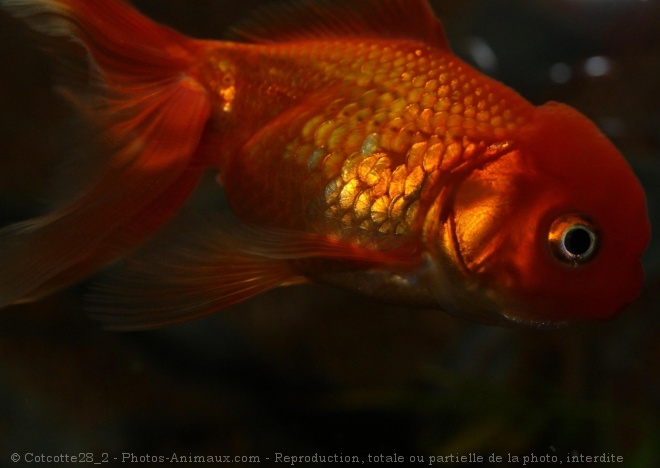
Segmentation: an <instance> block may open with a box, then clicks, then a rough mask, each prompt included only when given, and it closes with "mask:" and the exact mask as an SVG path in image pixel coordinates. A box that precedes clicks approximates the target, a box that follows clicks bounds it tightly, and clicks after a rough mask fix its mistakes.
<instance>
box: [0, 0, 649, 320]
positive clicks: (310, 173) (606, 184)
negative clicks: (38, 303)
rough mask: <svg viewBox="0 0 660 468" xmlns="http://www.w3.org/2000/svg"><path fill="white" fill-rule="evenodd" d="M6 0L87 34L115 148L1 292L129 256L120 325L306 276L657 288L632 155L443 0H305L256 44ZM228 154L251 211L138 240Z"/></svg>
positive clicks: (594, 312)
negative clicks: (467, 54) (444, 15)
mask: <svg viewBox="0 0 660 468" xmlns="http://www.w3.org/2000/svg"><path fill="white" fill-rule="evenodd" d="M0 6H1V7H2V9H3V10H5V11H6V12H8V13H10V14H11V15H13V16H15V17H17V18H19V19H21V20H23V21H24V22H25V23H27V24H28V25H29V26H31V27H32V28H33V29H35V30H37V31H39V32H41V33H43V34H46V35H51V36H64V37H67V38H70V39H71V40H73V41H75V42H76V43H78V44H80V45H82V47H84V48H85V49H86V51H87V55H88V57H89V61H90V64H91V70H92V72H91V74H90V76H91V78H90V79H91V80H94V83H95V84H96V85H98V86H97V87H96V89H98V95H97V96H95V100H94V105H93V106H91V107H90V109H91V110H90V112H91V113H92V114H93V115H95V116H96V117H95V118H96V124H97V125H98V126H99V128H100V129H101V130H102V132H103V133H102V134H103V141H104V142H105V144H106V146H107V147H108V149H109V151H110V153H111V155H112V157H111V158H109V160H108V161H107V163H106V164H104V165H102V166H101V168H100V169H99V171H98V173H97V174H96V176H95V177H94V178H93V180H90V181H89V186H88V188H87V189H86V190H85V191H83V192H82V193H80V194H79V196H78V197H76V198H75V199H74V200H73V201H71V202H70V203H69V204H67V205H65V206H63V207H61V208H59V209H56V210H54V211H53V212H51V213H49V214H47V215H45V216H42V217H39V218H36V219H32V220H28V221H25V222H22V223H19V224H16V225H11V226H8V227H6V228H4V229H3V230H2V231H0V264H1V265H2V268H1V270H0V306H6V305H8V304H12V303H15V302H20V301H26V300H34V299H37V298H39V297H42V296H43V295H45V294H47V293H49V292H51V291H56V290H58V289H61V288H63V287H66V286H68V285H71V284H73V283H75V282H77V281H79V280H81V279H84V278H85V277H87V276H88V275H90V274H91V273H93V272H95V271H97V270H99V269H100V268H102V267H104V266H105V265H107V264H108V263H110V262H112V261H113V260H116V259H118V258H122V257H127V256H128V259H129V261H128V262H127V266H126V268H125V269H124V270H123V271H122V272H120V273H117V274H116V275H115V276H112V277H111V278H110V279H109V280H108V282H106V283H101V285H99V286H98V287H96V288H95V292H94V294H93V295H92V301H93V304H94V305H93V310H94V312H95V314H96V315H97V316H98V317H99V318H101V319H102V320H105V321H107V322H108V323H109V325H110V326H114V327H119V328H122V327H123V328H140V327H150V326H156V325H163V324H168V323H175V322H179V321H183V320H188V319H191V318H195V317H199V316H202V315H205V314H208V313H211V312H214V311H217V310H219V309H222V308H224V307H227V306H229V305H232V304H234V303H237V302H239V301H242V300H245V299H247V298H249V297H251V296H253V295H255V294H258V293H261V292H264V291H267V290H269V289H272V288H275V287H277V286H281V285H287V284H293V283H298V282H301V281H317V282H323V283H329V284H333V285H337V286H339V287H343V288H347V289H350V290H353V291H358V292H360V293H363V294H367V295H369V296H372V297H374V298H376V299H381V300H384V301H388V302H392V303H398V304H404V305H408V306H414V307H426V308H436V309H443V310H445V311H447V312H450V313H452V314H456V315H459V316H464V317H469V318H474V319H477V320H482V321H485V322H490V323H519V324H535V325H553V324H560V323H565V322H570V321H576V320H592V319H608V318H611V317H613V316H614V315H615V314H616V313H617V312H618V311H620V310H621V309H622V308H623V307H624V306H626V305H627V304H628V303H630V302H631V301H632V300H633V299H634V298H635V297H636V296H637V295H638V293H639V291H640V287H641V284H642V279H643V272H642V267H641V264H640V257H641V255H642V253H643V251H644V250H645V248H646V245H647V243H648V242H649V236H650V227H649V221H648V218H647V212H646V206H645V196H644V192H643V190H642V188H641V186H640V184H639V182H638V180H637V179H636V178H635V176H634V175H633V172H632V171H631V169H630V167H629V166H628V164H627V162H626V161H625V159H624V158H623V157H622V155H621V154H620V153H619V151H618V150H617V149H616V148H615V147H614V146H613V145H612V143H610V142H609V141H608V140H607V139H606V138H605V137H604V136H603V135H602V134H601V133H600V131H599V130H598V129H597V128H596V126H595V125H594V124H593V123H592V122H590V121H589V120H588V119H587V118H586V117H585V116H583V115H582V114H580V113H579V112H577V111H576V110H574V109H572V108H570V107H568V106H566V105H563V104H558V103H554V102H550V103H547V104H544V105H542V106H539V107H535V106H533V105H531V104H530V103H529V102H527V101H526V100H525V99H523V98H522V97H521V96H519V95H518V94H517V93H516V92H515V91H513V90H511V89H509V88H507V87H506V86H504V85H502V84H501V83H498V82H496V81H494V80H493V79H490V78H489V77H487V76H484V75H483V74H481V73H480V72H478V71H477V70H475V69H473V68H472V67H471V66H469V65H468V64H466V63H464V62H463V61H461V60H460V59H459V58H457V57H456V56H455V55H454V54H452V52H451V50H450V48H449V45H448V43H447V40H446V38H445V35H444V32H443V28H442V26H441V24H440V22H439V21H438V20H437V19H436V17H435V16H434V14H433V12H432V10H431V8H430V6H429V4H428V3H427V1H426V0H337V1H333V2H330V1H306V2H299V3H287V4H286V6H284V7H280V8H277V7H272V8H270V9H268V10H265V11H264V12H263V13H262V14H261V15H260V16H258V17H255V19H253V20H252V21H251V22H247V23H245V25H244V26H243V28H242V29H238V30H236V35H237V36H238V38H240V39H242V41H237V42H225V41H215V40H198V39H192V38H189V37H186V36H183V35H181V34H179V33H177V32H175V31H173V30H171V29H169V28H167V27H165V26H161V25H159V24H156V23H154V22H153V21H151V20H150V19H148V18H146V17H144V16H143V15H141V14H140V13H138V12H137V11H136V10H134V9H133V8H131V7H130V6H129V5H127V4H126V3H124V2H122V1H120V0H0ZM213 169H215V170H217V173H218V176H217V180H218V182H219V185H220V186H221V187H222V190H223V191H224V194H225V196H226V198H227V201H228V204H229V206H230V208H231V214H218V215H217V216H218V219H219V221H218V223H217V224H218V227H214V228H209V227H208V226H206V225H204V224H200V225H199V226H197V227H194V226H191V227H189V228H186V229H185V230H184V231H183V232H182V233H181V235H179V236H175V238H176V239H175V241H174V242H169V247H168V248H169V250H166V251H165V252H162V251H161V253H160V254H157V253H154V252H156V251H159V250H160V249H161V247H160V244H163V243H164V244H165V245H167V244H168V241H164V242H158V241H156V242H153V243H152V245H157V246H159V247H158V248H157V249H150V248H149V247H147V248H144V249H142V250H140V249H138V250H137V251H136V248H137V247H138V246H140V245H141V244H144V243H146V242H147V241H148V240H150V239H151V238H152V237H154V235H155V234H156V232H157V231H159V230H160V229H161V227H163V226H164V225H165V224H166V223H168V221H170V220H171V219H172V218H173V217H174V215H175V214H176V213H177V212H178V211H179V209H180V208H181V206H182V205H183V204H184V203H185V201H186V200H187V199H188V197H189V195H190V194H191V192H192V191H193V189H194V188H195V186H196V184H197V182H198V180H199V178H200V176H201V175H202V173H203V172H204V171H206V170H213ZM170 237H171V236H170Z"/></svg>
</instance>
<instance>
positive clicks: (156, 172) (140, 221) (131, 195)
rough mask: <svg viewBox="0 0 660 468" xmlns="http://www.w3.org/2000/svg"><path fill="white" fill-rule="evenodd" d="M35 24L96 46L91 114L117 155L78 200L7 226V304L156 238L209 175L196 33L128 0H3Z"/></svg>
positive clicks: (3, 301) (0, 267)
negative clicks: (154, 17)
mask: <svg viewBox="0 0 660 468" xmlns="http://www.w3.org/2000/svg"><path fill="white" fill-rule="evenodd" d="M0 8H2V9H4V10H5V11H7V12H9V13H10V14H12V15H14V16H15V17H17V18H20V19H22V20H23V21H24V22H25V23H27V24H28V25H29V26H30V27H32V28H33V29H35V30H38V31H40V32H42V33H45V34H48V35H52V36H67V37H70V38H71V39H72V40H74V41H76V42H79V43H80V44H82V45H83V46H84V47H85V48H86V50H87V51H88V54H89V60H90V63H91V65H92V68H93V70H94V71H95V73H94V79H95V80H98V81H99V83H98V84H99V85H100V86H99V87H98V89H100V90H101V91H100V93H101V95H100V96H98V97H97V98H98V99H96V100H95V101H96V102H95V104H94V107H93V108H92V109H91V113H92V115H93V116H94V119H95V124H96V125H97V126H98V127H99V132H100V133H101V140H102V143H103V145H104V146H105V147H106V148H107V151H108V153H109V155H110V156H109V158H108V160H107V161H105V162H104V163H103V164H102V167H101V169H100V170H99V171H98V173H97V174H96V175H95V176H94V178H93V180H90V183H89V186H88V188H87V189H86V191H84V192H83V193H81V194H80V195H79V196H78V197H76V198H75V199H74V200H73V201H72V202H70V203H69V204H68V205H65V206H63V207H62V208H59V209H57V210H55V211H53V212H52V213H49V214H47V215H45V216H42V217H39V218H36V219H32V220H28V221H25V222H21V223H18V224H15V225H10V226H7V227H6V228H4V229H2V230H0V307H3V306H6V305H9V304H11V303H14V302H18V301H24V300H29V299H36V298H38V297H40V296H42V295H44V294H46V293H48V292H50V291H53V290H57V289H60V288H62V287H65V286H67V285H69V284H72V283H73V282H75V281H78V280H80V279H83V278H84V277H85V276H87V275H89V274H90V273H92V272H94V271H95V270H97V269H98V268H100V267H102V266H103V265H104V264H106V263H107V262H109V261H111V260H112V259H114V258H116V257H118V256H120V255H122V254H124V253H126V252H127V251H129V250H131V249H132V248H134V247H135V246H136V245H137V244H139V243H141V242H143V241H144V240H146V239H147V238H148V237H150V236H151V235H152V234H153V233H154V232H155V231H156V230H157V229H158V227H160V226H161V225H162V224H163V223H164V222H166V221H167V220H168V219H169V218H170V217H171V216H172V215H173V214H174V213H175V212H176V211H177V209H178V207H180V206H181V204H182V203H183V202H184V201H185V200H186V198H187V196H188V195H189V194H190V192H191V191H192V190H193V188H194V186H195V184H196V182H197V180H198V178H199V177H200V175H201V171H202V165H201V164H200V163H196V162H195V159H196V157H195V156H196V152H197V149H198V146H199V142H200V140H201V138H202V135H203V133H204V129H205V127H206V123H207V120H208V118H209V115H210V102H209V99H208V96H207V93H206V91H205V89H204V88H203V86H202V85H201V84H199V83H198V82H197V81H196V80H195V78H194V77H192V76H190V75H189V74H188V73H187V72H188V70H189V69H190V68H191V67H192V66H193V65H194V63H195V58H196V56H195V52H196V48H195V44H196V43H195V41H193V40H191V39H188V38H186V37H185V36H182V35H180V34H178V33H176V32H174V31H172V30H170V29H168V28H166V27H163V26H160V25H158V24H156V23H154V22H152V21H151V20H149V19H148V18H146V17H144V16H142V15H141V14H140V13H138V12H137V11H135V10H133V9H132V8H131V7H129V6H128V5H127V4H125V3H123V2H121V1H119V0H0Z"/></svg>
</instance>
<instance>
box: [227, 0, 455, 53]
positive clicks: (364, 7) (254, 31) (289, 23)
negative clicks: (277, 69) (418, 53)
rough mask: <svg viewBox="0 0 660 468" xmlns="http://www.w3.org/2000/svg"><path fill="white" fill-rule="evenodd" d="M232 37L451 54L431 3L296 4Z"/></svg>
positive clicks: (347, 0)
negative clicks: (388, 44) (393, 45)
mask: <svg viewBox="0 0 660 468" xmlns="http://www.w3.org/2000/svg"><path fill="white" fill-rule="evenodd" d="M231 34H232V36H234V37H237V38H239V39H243V40H248V41H250V42H257V43H272V42H287V41H303V40H319V39H343V38H346V39H349V38H383V39H387V38H389V39H416V40H420V41H423V42H425V43H427V44H431V45H433V46H436V47H440V48H444V49H448V48H449V45H448V43H447V38H446V37H445V32H444V29H443V27H442V24H441V23H440V21H439V20H438V19H437V18H436V17H435V15H434V14H433V10H432V9H431V6H430V5H429V3H428V0H294V1H289V2H288V3H285V4H284V5H277V6H270V5H269V6H266V7H263V8H261V9H259V10H258V11H257V12H256V13H255V14H254V15H253V16H252V17H251V18H249V19H247V20H246V21H244V22H243V23H242V24H239V25H238V26H237V27H235V28H233V29H232V31H231Z"/></svg>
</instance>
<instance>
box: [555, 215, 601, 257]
mask: <svg viewBox="0 0 660 468" xmlns="http://www.w3.org/2000/svg"><path fill="white" fill-rule="evenodd" d="M598 243H599V235H598V230H597V228H596V226H595V225H594V223H592V222H591V221H589V220H588V219H586V218H585V217H583V216H579V215H574V214H570V215H563V216H560V217H558V218H557V219H555V220H554V221H553V223H552V224H551V225H550V232H549V233H548V245H549V247H550V251H551V252H552V254H553V255H554V257H555V258H556V259H557V260H559V261H560V262H562V263H564V264H565V265H569V266H572V267H579V266H582V265H584V264H585V263H587V262H589V261H590V260H591V259H593V258H594V257H595V256H596V253H597V252H598Z"/></svg>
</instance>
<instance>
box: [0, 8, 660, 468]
mask: <svg viewBox="0 0 660 468" xmlns="http://www.w3.org/2000/svg"><path fill="white" fill-rule="evenodd" d="M136 3H137V2H136ZM262 3H265V2H263V1H258V0H250V1H248V0H245V1H242V2H234V1H229V0H203V1H202V0H197V1H195V2H187V1H182V0H161V1H159V2H147V1H142V2H139V3H138V5H139V6H140V7H142V8H143V9H144V11H145V12H147V13H148V14H149V15H151V16H153V17H154V18H157V19H158V20H159V21H162V22H164V23H167V24H170V25H172V26H174V27H176V28H177V29H180V30H182V31H184V32H186V33H188V34H191V35H195V36H200V37H221V36H222V33H223V31H224V30H225V28H226V26H227V25H228V24H231V23H232V22H234V21H236V20H237V19H238V18H240V17H241V15H244V14H246V13H248V12H249V11H250V10H252V9H253V8H255V7H256V6H257V5H258V4H262ZM268 3H277V2H276V1H272V2H268ZM434 7H435V9H436V11H437V12H438V14H439V15H440V16H441V17H442V18H443V19H444V22H445V26H446V29H447V32H448V34H449V36H450V42H451V43H452V46H453V48H454V50H455V52H456V53H457V54H458V55H461V56H462V57H464V58H466V59H467V60H469V61H471V62H473V63H476V64H477V65H480V66H481V67H482V68H483V69H484V70H485V71H486V72H488V73H489V74H491V75H493V76H495V77H496V78H498V79H500V80H502V81H504V82H505V83H507V84H509V85H511V86H512V87H514V88H515V89H517V90H518V91H520V92H521V93H522V94H523V95H524V96H525V97H527V98H528V99H530V100H531V101H532V102H534V103H542V102H544V101H547V100H558V101H563V102H566V103H568V104H571V105H573V106H575V107H577V108H578V109H580V110H581V111H582V112H584V113H585V114H587V115H588V116H589V117H591V118H592V119H594V120H595V121H596V122H597V123H598V124H599V125H600V126H601V128H602V129H603V130H604V131H605V132H606V133H607V134H608V135H609V136H610V138H611V139H612V140H613V141H614V142H615V144H616V145H617V146H618V147H619V148H620V149H621V150H622V151H623V153H624V154H625V155H626V157H627V158H628V159H629V161H630V163H631V164H632V166H633V168H634V169H635V171H636V172H637V174H638V175H639V177H640V179H641V180H642V183H643V184H644V186H645V188H646V190H647V194H648V203H649V210H650V213H651V217H652V222H653V223H654V226H657V225H658V223H659V222H660V212H659V210H660V188H659V187H660V183H659V182H660V87H659V86H658V76H659V75H660V33H659V30H658V25H659V24H660V2H659V1H656V0H647V1H635V0H628V1H625V0H620V1H615V0H601V1H597V0H590V1H589V0H533V1H532V0H529V1H527V0H470V1H458V0H454V1H437V2H434ZM0 35H1V36H2V38H3V40H2V41H0V60H1V62H0V63H2V64H3V65H2V72H0V142H1V143H0V145H1V148H2V156H1V157H0V197H1V198H0V216H1V218H0V221H1V222H2V223H3V224H4V223H9V222H12V221H16V220H18V219H23V218H26V217H29V216H34V215H35V214H37V213H40V212H43V211H44V210H46V209H47V208H48V203H49V193H50V192H51V191H52V189H53V187H51V186H50V185H49V181H50V180H52V179H53V178H54V176H56V175H57V171H58V161H61V159H62V155H63V154H66V155H67V157H71V156H70V155H71V154H72V153H73V154H74V157H73V161H79V160H82V159H83V158H84V154H81V155H76V151H75V150H76V149H77V148H79V147H80V141H81V140H84V139H85V135H86V133H85V128H84V121H80V120H77V119H76V116H75V112H73V111H72V110H70V109H69V108H68V107H67V106H66V105H65V102H66V101H65V100H64V99H62V98H61V97H60V96H59V95H58V94H57V93H55V92H54V91H53V86H54V85H55V84H57V83H58V75H57V66H56V64H55V63H54V62H53V61H52V60H50V59H49V58H48V56H47V55H46V54H44V53H42V52H40V51H38V50H35V49H34V47H33V44H34V38H33V37H32V36H31V35H30V34H28V33H26V31H25V30H24V29H23V28H21V27H20V26H19V25H17V23H16V22H14V21H11V20H9V19H7V18H5V17H4V16H1V17H0ZM81 164H82V163H81ZM74 179H75V177H74ZM76 183H77V181H75V180H72V181H71V184H72V187H75V185H76ZM612 190H616V187H612ZM656 231H657V229H656ZM644 263H645V267H646V272H647V282H646V286H645V289H644V291H643V293H642V296H641V298H640V299H639V300H638V301H637V302H636V303H635V304H633V305H632V306H631V307H630V309H629V310H628V311H627V312H625V313H624V314H623V315H622V316H620V317H619V318H617V319H615V320H614V321H612V322H609V323H605V324H586V325H581V326H576V327H573V328H570V329H564V330H525V329H503V328H492V327H485V326H480V325H474V324H471V323H466V322H463V321H461V320H457V319H454V318H452V317H448V316H446V315H444V314H441V313H437V312H432V311H419V310H406V309H399V308H394V307H385V306H382V305H380V304H374V303H372V302H369V301H367V300H364V299H361V298H358V297H355V296H352V295H349V294H347V293H344V292H340V291H337V290H334V289H332V288H326V287H322V286H301V287H295V288H289V289H282V290H276V291H273V292H270V293H268V294H264V295H262V296H260V297H257V298H255V299H254V300H251V301H248V302H247V303H245V304H241V305H239V306H237V307H234V308H232V309H231V310H228V311H226V312H223V313H219V314H216V315H214V316H212V317H208V318H206V319H202V320H199V321H197V322H193V323H189V324H186V325H181V326H176V327H171V328H168V329H164V330H156V331H149V332H135V333H112V332H106V331H104V330H102V329H100V328H99V326H98V325H97V324H96V323H94V322H92V321H89V320H88V319H87V318H86V317H85V316H84V314H83V312H82V311H81V308H80V305H79V299H80V291H79V290H76V289H74V290H72V291H69V292H66V293H63V294H60V295H58V296H55V297H52V298H49V299H47V300H45V301H43V302H40V303H37V304H32V305H23V306H15V307H12V308H9V309H7V310H4V311H2V314H0V466H10V464H11V462H10V458H9V457H10V455H11V454H12V453H18V454H20V455H21V456H25V454H27V453H34V454H35V455H41V454H44V455H60V454H70V455H74V454H78V453H80V452H84V453H90V454H93V456H94V461H102V460H103V458H102V457H103V455H102V454H103V453H106V454H108V455H107V458H108V460H109V461H113V459H114V458H117V461H115V463H118V462H119V461H121V459H122V456H123V454H134V455H135V456H136V457H138V458H136V459H133V461H135V460H137V461H136V462H135V463H136V465H137V466H152V465H153V466H160V465H163V464H164V463H159V462H153V460H152V459H150V458H149V459H148V458H146V456H147V455H148V456H152V457H153V456H156V457H158V456H164V457H171V456H172V454H173V453H176V454H177V455H185V456H189V455H202V456H208V455H230V456H232V457H233V456H235V455H239V456H243V455H247V456H250V455H253V456H259V457H260V460H261V463H260V465H262V466H269V465H273V464H274V465H275V466H285V463H283V462H281V463H274V462H275V461H276V458H275V457H276V453H282V454H284V455H313V454H314V453H318V454H319V455H334V454H336V455H342V456H353V455H355V456H360V457H361V460H364V461H365V462H368V461H369V458H368V456H369V455H372V456H375V455H380V454H383V455H393V454H395V453H396V454H397V455H398V456H403V457H404V460H406V462H405V463H400V464H399V466H423V465H424V466H428V465H429V462H430V461H431V459H430V457H431V456H436V457H440V456H448V455H451V454H454V455H456V454H458V455H465V456H468V455H469V454H473V457H474V456H482V457H484V460H485V461H484V462H482V463H473V464H469V463H464V464H465V465H466V466H474V465H477V466H479V465H488V464H489V463H488V459H489V457H490V456H491V455H492V454H495V455H499V456H502V461H501V462H500V463H499V464H498V463H496V462H493V463H490V465H491V466H515V465H516V463H515V462H513V461H511V462H509V460H510V459H511V460H513V457H514V456H517V457H519V462H520V463H518V464H520V465H522V462H523V457H524V456H527V457H531V456H532V454H534V455H535V456H537V457H540V456H547V457H550V458H546V459H541V461H547V460H550V461H551V460H552V458H551V457H553V456H556V457H558V460H561V461H563V462H564V464H566V463H567V462H568V460H567V458H566V457H567V456H568V455H569V454H571V455H578V454H583V455H602V454H603V453H606V454H614V455H615V456H621V457H623V459H624V462H623V463H618V464H617V465H618V466H626V467H629V466H640V467H646V466H648V467H652V466H659V465H657V463H658V462H659V461H660V446H659V445H658V440H660V378H659V377H658V376H659V375H660V332H659V331H658V330H659V329H660V328H659V327H660V318H659V317H660V316H659V314H658V313H657V312H658V310H659V308H660V297H659V295H658V289H659V286H660V244H659V243H658V240H657V236H656V237H654V240H653V242H652V244H651V247H650V248H649V250H648V252H647V254H646V255H645V258H644ZM0 268H1V266H0ZM410 456H415V460H417V457H422V458H423V460H424V463H423V464H421V463H420V464H412V463H410V462H409V457H410ZM140 457H142V458H140ZM509 457H511V458H509ZM267 458H268V459H269V460H267ZM473 460H474V458H473ZM436 464H439V463H436ZM604 464H605V465H607V463H604ZM68 465H71V466H80V464H79V463H78V464H76V463H69V464H67V463H62V464H60V465H58V466H68ZM289 465H290V462H289V464H288V465H286V466H289ZM324 465H327V464H323V463H320V462H319V463H315V464H313V465H312V464H311V463H300V464H298V465H296V466H324ZM457 465H459V464H454V465H452V466H457ZM224 466H232V465H231V464H229V463H225V464H224ZM243 466H258V465H257V464H256V463H252V464H250V463H245V464H243ZM546 466H555V465H554V464H552V463H548V464H546ZM572 466H578V464H576V465H572ZM590 466H591V465H590Z"/></svg>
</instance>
